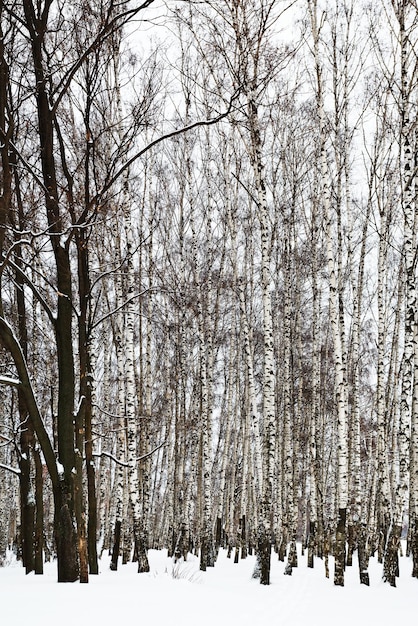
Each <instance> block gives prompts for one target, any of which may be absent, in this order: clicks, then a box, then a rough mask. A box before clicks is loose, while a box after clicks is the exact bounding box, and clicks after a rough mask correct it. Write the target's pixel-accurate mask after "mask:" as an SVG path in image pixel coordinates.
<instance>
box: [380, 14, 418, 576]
mask: <svg viewBox="0 0 418 626" xmlns="http://www.w3.org/2000/svg"><path fill="white" fill-rule="evenodd" d="M407 4H409V3H406V2H402V3H401V4H400V5H399V12H398V14H397V19H398V21H399V31H400V33H399V34H400V47H401V50H400V53H401V96H402V101H401V111H400V114H401V141H402V146H401V148H402V162H401V167H402V183H403V185H402V187H403V189H402V209H403V215H404V245H403V253H404V268H405V291H406V297H405V305H406V310H405V329H404V354H403V362H402V390H401V402H400V415H399V429H398V445H399V469H398V481H397V485H396V489H395V494H394V508H393V514H392V524H391V532H390V535H389V540H388V545H387V547H386V553H385V561H384V574H383V579H384V580H385V581H387V582H389V584H390V585H391V586H393V587H395V586H396V577H397V576H398V575H399V564H398V552H399V547H400V537H401V532H402V525H403V516H404V510H405V504H406V497H407V492H408V487H409V437H410V420H411V415H410V401H411V398H412V396H413V371H414V370H413V365H414V353H415V345H414V344H415V319H416V308H417V307H416V288H415V281H416V277H415V266H416V260H415V255H416V237H415V234H414V226H415V223H416V216H415V197H414V194H415V163H414V156H413V147H412V139H411V135H412V132H411V122H410V103H409V99H410V86H409V84H410V76H409V64H410V62H411V61H410V55H411V51H410V49H409V34H408V32H407V30H406V24H405V21H406V19H407V9H406V5H407Z"/></svg>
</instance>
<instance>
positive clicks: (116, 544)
mask: <svg viewBox="0 0 418 626" xmlns="http://www.w3.org/2000/svg"><path fill="white" fill-rule="evenodd" d="M121 529H122V522H121V521H120V520H118V521H117V522H116V523H115V534H114V537H113V549H112V558H111V561H110V569H111V570H112V571H113V572H116V570H117V569H118V559H119V552H120V535H121Z"/></svg>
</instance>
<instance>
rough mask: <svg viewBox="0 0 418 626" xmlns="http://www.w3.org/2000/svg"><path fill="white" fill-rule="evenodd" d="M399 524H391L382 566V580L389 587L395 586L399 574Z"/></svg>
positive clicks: (400, 528)
mask: <svg viewBox="0 0 418 626" xmlns="http://www.w3.org/2000/svg"><path fill="white" fill-rule="evenodd" d="M401 532H402V527H401V526H393V528H392V531H391V533H390V536H389V539H388V542H387V546H386V552H385V559H384V566H383V580H384V581H386V582H388V583H389V584H390V586H391V587H396V578H397V577H398V576H399V547H400V544H401Z"/></svg>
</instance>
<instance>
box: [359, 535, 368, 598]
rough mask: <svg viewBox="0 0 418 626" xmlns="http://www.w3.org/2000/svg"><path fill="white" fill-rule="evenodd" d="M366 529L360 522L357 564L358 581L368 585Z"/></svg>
mask: <svg viewBox="0 0 418 626" xmlns="http://www.w3.org/2000/svg"><path fill="white" fill-rule="evenodd" d="M366 544H367V531H366V525H365V524H361V525H360V526H359V531H358V565H359V570H360V583H361V584H362V585H367V586H369V585H370V580H369V573H368V571H367V568H368V563H369V557H368V554H367V545H366Z"/></svg>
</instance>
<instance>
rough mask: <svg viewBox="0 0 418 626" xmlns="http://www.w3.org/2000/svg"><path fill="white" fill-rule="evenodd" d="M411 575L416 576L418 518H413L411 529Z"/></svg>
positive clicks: (417, 562) (417, 564) (417, 567)
mask: <svg viewBox="0 0 418 626" xmlns="http://www.w3.org/2000/svg"><path fill="white" fill-rule="evenodd" d="M410 541H411V552H412V576H413V577H414V578H418V519H414V521H413V523H412V531H411V539H410Z"/></svg>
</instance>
